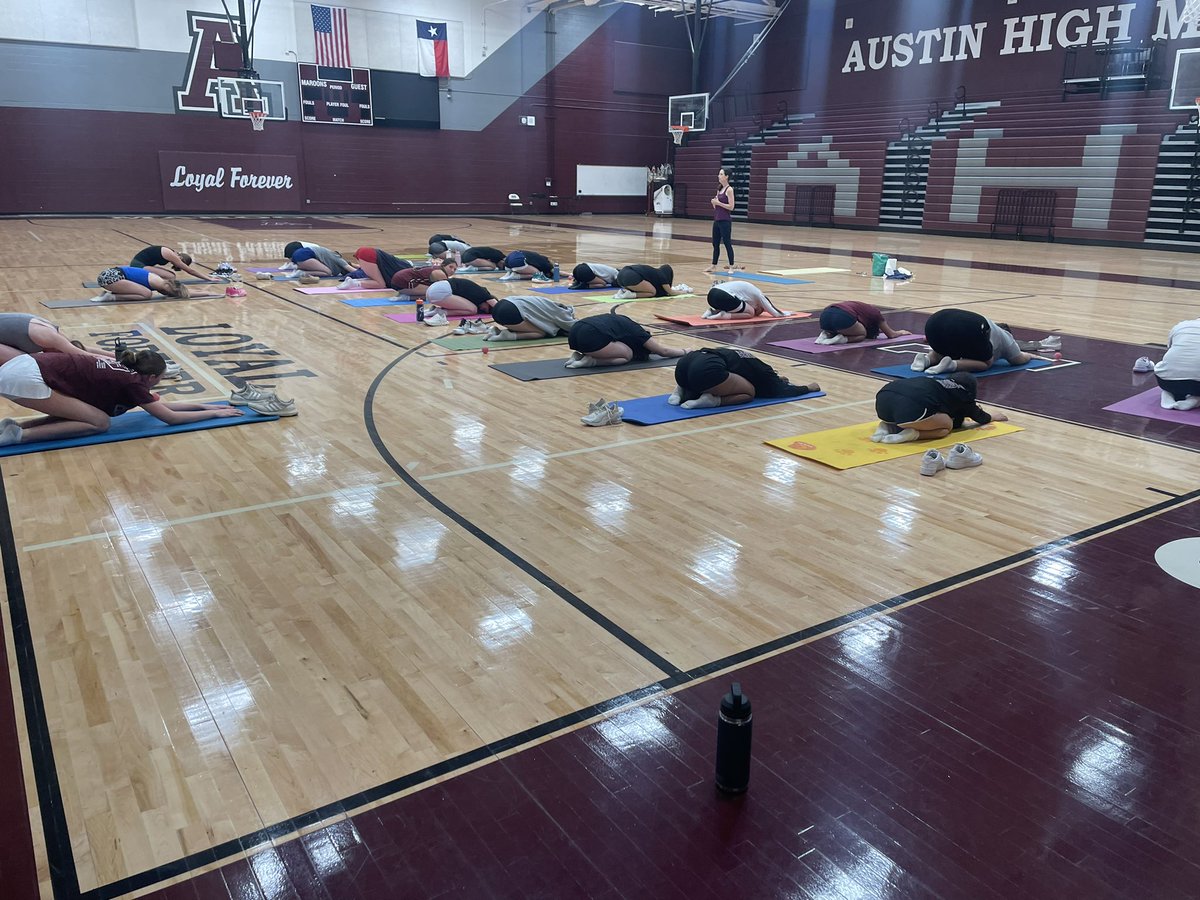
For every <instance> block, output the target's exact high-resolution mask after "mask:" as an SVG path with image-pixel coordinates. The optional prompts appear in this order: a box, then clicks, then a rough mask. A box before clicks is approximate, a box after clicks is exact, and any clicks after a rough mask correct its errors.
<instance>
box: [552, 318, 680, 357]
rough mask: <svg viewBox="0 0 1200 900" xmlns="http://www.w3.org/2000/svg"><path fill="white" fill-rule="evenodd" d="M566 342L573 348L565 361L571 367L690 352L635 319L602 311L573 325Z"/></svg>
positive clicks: (671, 355) (675, 355)
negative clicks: (655, 335) (664, 340)
mask: <svg viewBox="0 0 1200 900" xmlns="http://www.w3.org/2000/svg"><path fill="white" fill-rule="evenodd" d="M567 345H568V346H569V347H570V348H571V351H572V352H571V358H570V359H568V360H567V362H566V367H567V368H568V369H586V368H590V367H591V366H623V365H625V364H626V363H629V362H635V361H637V362H641V361H642V360H647V359H669V358H672V357H678V356H683V355H684V353H686V352H687V351H686V350H678V349H676V348H674V347H668V346H667V345H666V344H664V343H662V342H661V341H659V340H656V339H655V338H653V337H651V335H650V332H648V331H647V330H646V329H645V328H643V327H642V326H641V325H639V324H638V323H637V322H635V321H633V319H631V318H629V317H628V316H622V315H620V314H619V313H601V314H600V315H598V316H588V317H587V318H586V319H583V320H581V321H579V322H576V323H575V324H574V325H572V326H571V333H570V334H569V335H568V337H567Z"/></svg>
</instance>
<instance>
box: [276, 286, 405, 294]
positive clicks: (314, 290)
mask: <svg viewBox="0 0 1200 900" xmlns="http://www.w3.org/2000/svg"><path fill="white" fill-rule="evenodd" d="M292 290H296V291H299V292H300V293H302V294H378V293H381V292H383V291H387V292H388V293H395V292H394V291H393V290H392V289H391V288H353V289H351V290H342V289H341V288H340V287H298V288H293V289H292Z"/></svg>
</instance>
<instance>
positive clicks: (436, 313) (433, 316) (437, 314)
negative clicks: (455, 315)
mask: <svg viewBox="0 0 1200 900" xmlns="http://www.w3.org/2000/svg"><path fill="white" fill-rule="evenodd" d="M424 321H425V324H426V325H428V326H429V327H430V328H439V327H441V326H442V325H449V324H450V319H449V318H448V317H447V316H446V313H445V311H444V310H441V309H438V308H437V307H436V306H435V307H434V309H433V312H428V313H425V320H424Z"/></svg>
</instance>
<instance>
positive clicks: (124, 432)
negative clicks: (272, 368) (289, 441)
mask: <svg viewBox="0 0 1200 900" xmlns="http://www.w3.org/2000/svg"><path fill="white" fill-rule="evenodd" d="M242 409H243V412H244V414H243V415H242V416H241V417H240V418H230V419H205V420H204V421H203V422H189V423H188V424H186V425H166V424H164V423H163V422H160V421H159V420H158V419H156V418H154V416H152V415H150V413H148V412H146V411H145V410H141V409H137V410H133V411H132V412H127V413H125V415H123V416H114V417H113V420H112V425H111V426H110V427H109V429H108V431H106V432H104V433H103V434H90V435H87V436H86V437H75V438H64V439H63V440H60V441H35V442H34V443H31V444H9V445H8V446H7V447H0V457H3V456H23V455H25V454H26V453H41V452H42V451H43V450H64V449H66V448H68V447H87V446H89V445H91V444H111V443H114V442H116V441H134V440H137V439H138V438H144V437H157V436H159V435H164V434H182V433H183V432H185V431H204V430H206V429H209V428H227V427H229V426H230V425H250V424H252V423H254V422H274V421H275V420H276V419H278V418H279V416H263V415H259V414H258V413H256V412H253V411H251V410H250V409H247V408H246V407H242Z"/></svg>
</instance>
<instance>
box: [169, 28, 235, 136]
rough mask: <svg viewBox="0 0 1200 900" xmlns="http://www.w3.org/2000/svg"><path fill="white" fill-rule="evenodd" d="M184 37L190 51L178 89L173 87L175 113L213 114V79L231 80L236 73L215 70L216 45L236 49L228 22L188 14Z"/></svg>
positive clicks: (215, 83)
mask: <svg viewBox="0 0 1200 900" xmlns="http://www.w3.org/2000/svg"><path fill="white" fill-rule="evenodd" d="M187 18H188V33H189V34H191V36H192V49H191V52H190V53H189V54H188V67H187V72H186V74H185V75H184V80H183V84H182V85H177V86H176V87H175V109H177V110H178V111H180V112H184V111H187V112H216V111H217V79H218V78H221V77H223V76H224V77H226V78H232V77H234V76H236V75H237V72H231V71H226V70H223V69H218V68H217V61H216V53H217V44H218V43H222V44H232V45H234V46H236V45H237V41H236V40H234V37H233V30H232V29H231V28H230V27H229V20H228V19H225V18H222V17H220V16H219V15H218V14H217V13H204V12H192V11H190V10H189V11H188V14H187Z"/></svg>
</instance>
